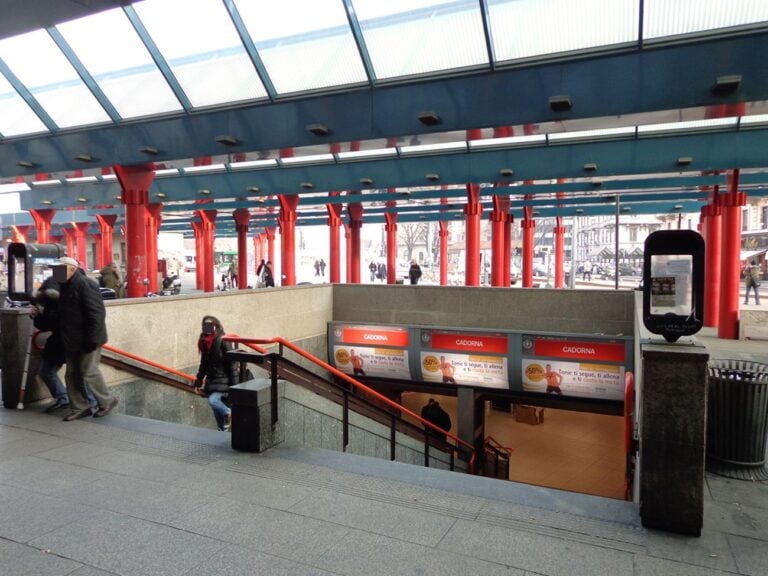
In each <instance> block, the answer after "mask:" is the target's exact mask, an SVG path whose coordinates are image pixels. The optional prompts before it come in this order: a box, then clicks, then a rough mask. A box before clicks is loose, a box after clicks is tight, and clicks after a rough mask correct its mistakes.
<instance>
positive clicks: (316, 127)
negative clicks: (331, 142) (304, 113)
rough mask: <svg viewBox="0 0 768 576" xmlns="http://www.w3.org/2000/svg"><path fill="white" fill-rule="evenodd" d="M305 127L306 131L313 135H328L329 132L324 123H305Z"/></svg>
mask: <svg viewBox="0 0 768 576" xmlns="http://www.w3.org/2000/svg"><path fill="white" fill-rule="evenodd" d="M306 128H307V132H311V133H312V134H314V135H315V136H321V137H322V136H328V134H330V133H331V131H330V130H329V128H328V126H326V125H325V124H319V123H318V124H307V126H306Z"/></svg>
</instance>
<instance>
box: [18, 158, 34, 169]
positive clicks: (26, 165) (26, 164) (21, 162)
mask: <svg viewBox="0 0 768 576" xmlns="http://www.w3.org/2000/svg"><path fill="white" fill-rule="evenodd" d="M16 166H21V167H22V168H34V167H35V163H34V162H32V161H30V160H19V161H18V162H16Z"/></svg>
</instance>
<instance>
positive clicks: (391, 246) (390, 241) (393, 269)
mask: <svg viewBox="0 0 768 576" xmlns="http://www.w3.org/2000/svg"><path fill="white" fill-rule="evenodd" d="M396 204H397V202H394V201H389V202H387V207H388V208H392V209H394V207H395V205H396ZM384 221H385V224H384V230H385V232H386V233H387V284H397V212H385V213H384Z"/></svg>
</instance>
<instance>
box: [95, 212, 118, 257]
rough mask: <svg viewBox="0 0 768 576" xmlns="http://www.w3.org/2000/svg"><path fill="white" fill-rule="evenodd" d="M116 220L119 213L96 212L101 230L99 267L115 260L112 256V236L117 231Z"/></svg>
mask: <svg viewBox="0 0 768 576" xmlns="http://www.w3.org/2000/svg"><path fill="white" fill-rule="evenodd" d="M116 221H117V214H96V222H98V223H99V229H100V230H101V250H100V263H99V264H97V268H99V269H101V268H103V267H104V266H106V265H107V264H109V263H110V262H112V261H113V260H114V258H113V257H112V236H113V235H114V233H115V222H116Z"/></svg>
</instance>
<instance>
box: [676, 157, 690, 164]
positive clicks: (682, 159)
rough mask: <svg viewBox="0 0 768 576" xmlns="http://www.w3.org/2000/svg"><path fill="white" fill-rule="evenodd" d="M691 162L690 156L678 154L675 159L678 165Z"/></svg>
mask: <svg viewBox="0 0 768 576" xmlns="http://www.w3.org/2000/svg"><path fill="white" fill-rule="evenodd" d="M692 162H693V157H691V156H680V158H678V159H677V165H678V166H688V164H691V163H692Z"/></svg>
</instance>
